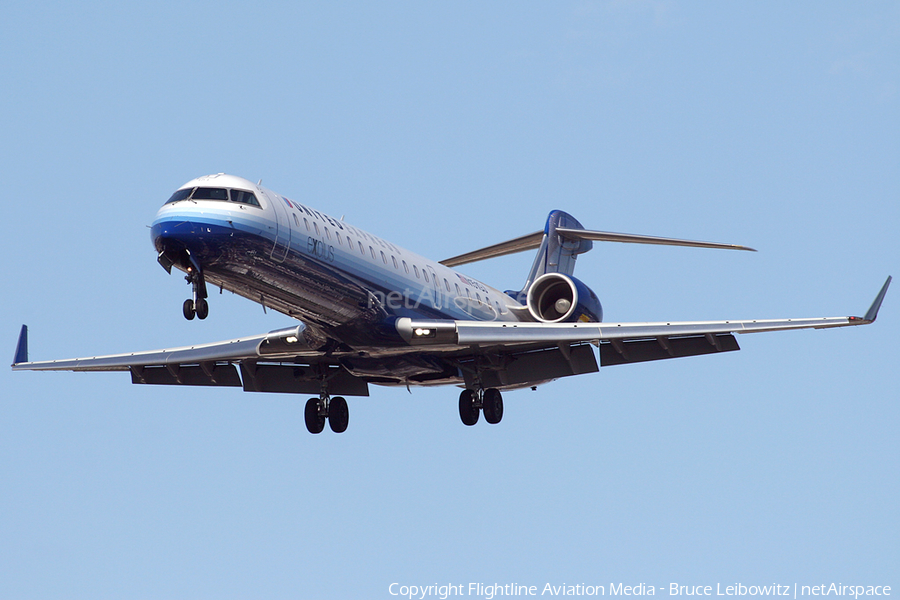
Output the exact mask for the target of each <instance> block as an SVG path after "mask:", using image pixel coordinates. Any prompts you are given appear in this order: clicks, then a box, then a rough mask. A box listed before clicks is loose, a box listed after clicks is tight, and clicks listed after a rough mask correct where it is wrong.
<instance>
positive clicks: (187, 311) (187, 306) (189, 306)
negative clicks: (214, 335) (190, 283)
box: [181, 298, 195, 321]
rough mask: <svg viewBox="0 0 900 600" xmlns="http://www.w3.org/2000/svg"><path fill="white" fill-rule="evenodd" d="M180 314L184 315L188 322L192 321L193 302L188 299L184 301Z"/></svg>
mask: <svg viewBox="0 0 900 600" xmlns="http://www.w3.org/2000/svg"><path fill="white" fill-rule="evenodd" d="M181 312H183V313H184V318H185V319H187V320H188V321H193V320H194V314H195V312H194V301H193V300H191V299H190V298H188V299H187V300H185V301H184V304H183V305H182V306H181Z"/></svg>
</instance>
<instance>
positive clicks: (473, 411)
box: [459, 388, 503, 425]
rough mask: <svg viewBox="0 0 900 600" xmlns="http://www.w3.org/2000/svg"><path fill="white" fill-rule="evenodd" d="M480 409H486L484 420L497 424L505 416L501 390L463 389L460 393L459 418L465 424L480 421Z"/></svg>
mask: <svg viewBox="0 0 900 600" xmlns="http://www.w3.org/2000/svg"><path fill="white" fill-rule="evenodd" d="M479 409H480V410H483V411H484V420H485V421H487V422H488V423H490V424H492V425H496V424H497V423H499V422H500V419H502V418H503V396H502V395H501V394H500V390H498V389H495V388H489V389H487V390H482V389H475V390H463V391H462V393H460V395H459V418H460V420H461V421H462V422H463V425H474V424H475V423H477V422H478V415H479Z"/></svg>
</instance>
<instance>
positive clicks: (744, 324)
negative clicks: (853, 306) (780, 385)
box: [397, 277, 891, 364]
mask: <svg viewBox="0 0 900 600" xmlns="http://www.w3.org/2000/svg"><path fill="white" fill-rule="evenodd" d="M890 283H891V278H890V277H888V278H887V281H885V283H884V285H883V286H882V288H881V290H880V291H879V292H878V295H877V296H876V298H875V301H874V302H873V303H872V305H871V306H870V307H869V310H868V311H866V313H865V316H862V317H852V316H848V317H816V318H805V319H767V320H758V319H757V320H744V321H683V322H658V323H511V322H486V321H450V320H444V321H441V320H424V319H422V320H415V319H409V318H404V319H399V320H398V321H397V330H398V332H399V333H400V335H401V336H402V337H403V338H404V339H405V340H406V341H407V342H408V343H409V344H410V345H413V346H420V347H427V346H433V347H438V346H448V345H449V346H488V347H490V346H504V347H515V346H540V347H552V346H554V345H572V344H578V343H585V342H591V343H595V344H597V345H598V346H600V349H601V364H621V363H628V362H640V361H643V360H656V359H660V358H673V357H677V356H691V355H695V354H706V353H709V352H723V351H728V350H738V349H739V348H738V346H737V342H736V341H735V340H734V337H733V335H732V334H734V333H758V332H764V331H787V330H790V329H826V328H832V327H847V326H852V325H867V324H869V323H872V322H874V321H875V318H876V317H877V316H878V309H879V308H880V307H881V303H882V301H883V300H884V295H885V293H886V292H887V289H888V286H889V285H890ZM704 342H705V343H704ZM563 352H565V350H564V351H563ZM604 358H605V359H606V360H605V361H604Z"/></svg>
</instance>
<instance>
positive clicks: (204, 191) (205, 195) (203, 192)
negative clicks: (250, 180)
mask: <svg viewBox="0 0 900 600" xmlns="http://www.w3.org/2000/svg"><path fill="white" fill-rule="evenodd" d="M229 195H230V196H231V198H230V199H231V201H232V202H238V203H240V204H249V205H250V206H259V200H257V199H256V195H254V193H253V192H248V191H247V190H229V189H226V188H207V187H198V188H187V189H184V190H178V191H177V192H175V193H174V194H172V197H171V198H169V199H168V200H166V204H171V203H173V202H180V201H182V200H188V199H191V200H228V199H229Z"/></svg>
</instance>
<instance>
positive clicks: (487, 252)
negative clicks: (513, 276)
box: [441, 231, 544, 267]
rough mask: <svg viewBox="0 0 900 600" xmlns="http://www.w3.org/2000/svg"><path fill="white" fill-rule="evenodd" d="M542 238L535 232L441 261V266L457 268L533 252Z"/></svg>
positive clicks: (542, 233) (542, 235) (538, 232)
mask: <svg viewBox="0 0 900 600" xmlns="http://www.w3.org/2000/svg"><path fill="white" fill-rule="evenodd" d="M543 238H544V232H543V231H535V232H534V233H529V234H528V235H523V236H521V237H517V238H516V239H514V240H508V241H506V242H500V243H499V244H494V245H493V246H488V247H486V248H481V249H480V250H474V251H472V252H467V253H466V254H460V255H459V256H454V257H453V258H448V259H446V260H442V261H441V264H442V265H444V266H446V267H457V266H459V265H465V264H468V263H473V262H478V261H479V260H485V259H488V258H497V257H498V256H506V255H507V254H515V253H517V252H524V251H525V250H534V249H535V248H540V246H541V240H542V239H543Z"/></svg>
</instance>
